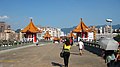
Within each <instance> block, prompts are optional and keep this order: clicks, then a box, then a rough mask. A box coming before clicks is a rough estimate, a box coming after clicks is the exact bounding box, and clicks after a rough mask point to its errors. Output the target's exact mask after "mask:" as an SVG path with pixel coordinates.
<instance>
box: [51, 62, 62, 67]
mask: <svg viewBox="0 0 120 67" xmlns="http://www.w3.org/2000/svg"><path fill="white" fill-rule="evenodd" d="M51 64H52V66H59V67H62V66H63V65H62V64H60V63H56V62H51Z"/></svg>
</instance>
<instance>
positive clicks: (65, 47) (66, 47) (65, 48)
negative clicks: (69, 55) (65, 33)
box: [64, 44, 71, 52]
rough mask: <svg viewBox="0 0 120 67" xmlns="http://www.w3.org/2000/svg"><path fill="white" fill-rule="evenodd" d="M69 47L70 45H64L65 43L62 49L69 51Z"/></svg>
mask: <svg viewBox="0 0 120 67" xmlns="http://www.w3.org/2000/svg"><path fill="white" fill-rule="evenodd" d="M70 48H71V46H70V45H69V46H66V44H64V51H65V52H69V51H70Z"/></svg>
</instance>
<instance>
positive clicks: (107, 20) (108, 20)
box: [106, 18, 112, 38]
mask: <svg viewBox="0 0 120 67" xmlns="http://www.w3.org/2000/svg"><path fill="white" fill-rule="evenodd" d="M106 22H110V25H111V32H110V33H111V38H112V19H110V18H108V19H106Z"/></svg>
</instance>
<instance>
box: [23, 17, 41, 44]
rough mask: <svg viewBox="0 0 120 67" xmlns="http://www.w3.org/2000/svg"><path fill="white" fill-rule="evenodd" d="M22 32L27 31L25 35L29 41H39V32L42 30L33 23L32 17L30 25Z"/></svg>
mask: <svg viewBox="0 0 120 67" xmlns="http://www.w3.org/2000/svg"><path fill="white" fill-rule="evenodd" d="M21 32H22V33H25V34H24V37H25V38H26V39H27V41H32V42H33V43H35V42H36V41H37V33H40V32H41V31H40V30H39V29H38V28H37V27H36V26H35V25H34V24H33V22H32V19H30V23H29V25H28V26H26V27H25V28H24V29H23V30H21Z"/></svg>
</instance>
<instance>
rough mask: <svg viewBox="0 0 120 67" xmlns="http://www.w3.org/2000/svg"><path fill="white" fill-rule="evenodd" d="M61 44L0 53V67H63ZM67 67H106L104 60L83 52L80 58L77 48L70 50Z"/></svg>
mask: <svg viewBox="0 0 120 67" xmlns="http://www.w3.org/2000/svg"><path fill="white" fill-rule="evenodd" d="M61 49H62V44H47V45H43V46H29V47H25V48H21V49H15V50H11V51H7V52H2V53H0V67H64V66H63V65H64V64H63V59H62V58H60V57H59V53H60V51H61ZM69 67H106V64H105V63H104V60H103V59H102V58H101V57H99V56H97V55H95V54H93V53H90V52H89V51H86V50H84V55H83V56H80V55H79V51H78V47H77V46H73V47H72V48H71V56H70V61H69Z"/></svg>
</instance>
